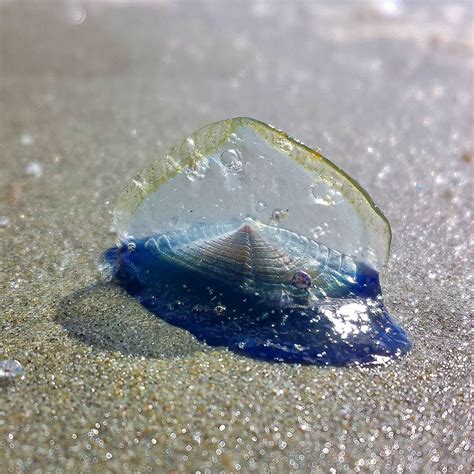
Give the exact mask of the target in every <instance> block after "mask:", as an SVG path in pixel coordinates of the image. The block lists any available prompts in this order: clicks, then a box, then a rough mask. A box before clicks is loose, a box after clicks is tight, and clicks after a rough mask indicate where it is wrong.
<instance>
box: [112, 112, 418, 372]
mask: <svg viewBox="0 0 474 474" xmlns="http://www.w3.org/2000/svg"><path fill="white" fill-rule="evenodd" d="M114 226H115V229H116V231H117V236H118V239H117V243H116V246H115V247H113V248H111V249H109V250H108V251H107V252H106V253H105V260H106V262H107V263H108V265H109V269H110V270H111V273H112V276H113V279H114V281H115V282H117V283H118V284H120V285H121V286H123V287H124V288H125V289H126V290H127V291H128V293H129V294H131V295H132V296H134V297H136V298H137V299H138V300H139V301H140V302H141V303H142V304H143V305H144V306H145V307H146V308H147V309H148V310H150V311H151V312H153V313H154V314H156V315H157V316H159V317H161V318H162V319H164V320H166V321H168V322H169V323H171V324H174V325H176V326H179V327H182V328H184V329H186V330H188V331H190V332H191V333H192V334H194V335H195V336H196V337H197V338H198V339H199V340H201V341H203V342H206V343H207V344H209V345H213V346H225V347H227V348H229V349H230V350H233V351H235V352H238V353H241V354H245V355H248V356H251V357H255V358H258V359H263V360H267V361H275V362H291V363H302V364H319V365H339V366H341V365H348V364H365V363H377V362H380V361H383V360H387V359H388V358H390V357H393V356H398V355H402V354H404V353H406V352H407V351H408V350H409V349H410V342H409V340H408V338H407V336H406V334H405V332H404V331H403V329H402V328H401V327H400V326H399V325H398V324H397V323H396V321H395V320H394V319H393V318H392V317H391V316H390V315H389V313H388V312H387V310H386V308H385V306H384V305H383V301H382V298H381V293H382V292H381V288H380V281H379V271H380V268H381V267H382V265H383V264H384V263H385V261H386V260H387V258H388V256H389V251H390V241H391V230H390V225H389V223H388V221H387V219H386V218H385V217H384V215H383V214H382V212H381V211H380V209H379V208H378V207H377V206H376V205H375V204H374V203H373V201H372V200H371V198H370V197H369V195H368V194H367V193H366V192H365V191H364V190H363V189H362V188H361V187H360V185H358V184H357V183H356V182H355V181H354V180H353V179H352V178H350V177H349V176H348V175H347V174H346V173H344V172H343V171H342V170H341V169H339V168H338V167H337V166H336V165H334V164H333V163H332V162H331V161H329V160H328V159H326V158H325V157H323V156H322V155H321V154H320V153H318V152H316V151H314V150H311V149H310V148H308V147H306V146H305V145H303V144H302V143H300V142H298V141H296V140H295V139H293V138H291V137H289V136H288V135H286V134H285V133H284V132H281V131H279V130H276V129H274V128H273V127H271V126H269V125H267V124H265V123H263V122H260V121H257V120H254V119H250V118H234V119H229V120H224V121H221V122H217V123H214V124H210V125H207V126H205V127H204V128H202V129H200V130H198V131H197V132H195V133H194V134H192V135H191V136H189V137H188V138H187V139H185V140H184V141H183V142H182V143H181V144H179V145H177V146H175V147H173V148H172V149H171V150H170V151H169V153H168V154H167V155H166V156H165V157H164V158H163V159H159V160H157V161H156V162H154V163H153V164H152V165H151V166H150V167H148V168H146V169H145V170H143V171H141V172H140V173H138V175H137V176H135V177H134V178H133V179H132V180H131V181H130V182H129V183H128V185H127V186H126V188H125V190H124V192H123V193H122V195H121V196H120V198H119V202H118V204H117V207H116V209H115V211H114Z"/></svg>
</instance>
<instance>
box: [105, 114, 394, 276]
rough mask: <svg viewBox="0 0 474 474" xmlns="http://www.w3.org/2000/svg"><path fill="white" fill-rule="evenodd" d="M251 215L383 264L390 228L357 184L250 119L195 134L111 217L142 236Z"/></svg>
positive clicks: (139, 179)
mask: <svg viewBox="0 0 474 474" xmlns="http://www.w3.org/2000/svg"><path fill="white" fill-rule="evenodd" d="M245 217H249V218H252V219H254V220H256V221H260V222H262V223H264V224H268V225H274V226H278V227H280V228H283V229H287V230H289V231H292V232H294V233H296V234H298V235H300V236H304V237H306V238H308V239H311V240H317V241H318V242H319V243H321V244H323V245H325V246H327V247H328V248H330V249H332V250H336V251H338V252H340V253H342V254H344V255H347V256H351V257H353V258H355V259H357V260H360V261H364V262H366V263H368V264H369V265H370V266H372V267H373V268H375V269H380V267H381V266H382V265H383V264H384V263H385V261H386V260H387V258H388V255H389V251H390V240H391V231H390V226H389V223H388V221H387V219H386V218H385V217H384V215H383V214H382V212H381V211H380V209H378V207H377V206H376V205H375V204H374V203H373V201H372V200H371V198H370V197H369V195H368V194H367V193H366V192H365V191H364V190H363V189H362V188H361V187H360V185H359V184H358V183H357V182H355V181H354V180H353V179H352V178H350V177H349V176H348V175H347V174H346V173H344V172H343V171H342V170H341V169H339V168H338V167H337V166H336V165H334V164H333V163H332V162H330V161H329V160H328V159H327V158H325V157H323V156H322V155H321V154H320V153H318V152H316V151H314V150H311V149H310V148H308V147H306V146H305V145H303V144H302V143H299V142H298V141H296V140H295V139H293V138H291V137H289V136H288V135H286V134H285V133H284V132H281V131H279V130H276V129H274V128H272V127H271V126H269V125H267V124H265V123H263V122H259V121H257V120H253V119H250V118H235V119H229V120H224V121H221V122H217V123H214V124H210V125H207V126H205V127H204V128H202V129H200V130H198V131H197V132H195V133H194V134H192V135H191V136H189V137H188V138H187V139H186V140H184V141H183V142H182V143H181V144H180V145H177V146H175V147H174V148H172V149H171V150H170V152H169V153H168V154H167V155H166V156H165V157H164V158H163V159H160V160H157V161H156V162H155V163H153V164H152V165H151V166H150V167H148V168H146V169H144V170H143V171H141V172H140V173H139V174H138V175H137V176H135V178H134V179H132V180H131V181H130V183H129V184H128V186H127V187H126V189H125V191H124V192H123V194H122V196H121V197H120V199H119V203H118V206H117V208H116V210H115V213H114V222H115V227H116V229H117V232H118V233H119V235H120V236H133V237H134V238H142V237H145V236H149V235H156V234H161V233H166V232H170V231H175V230H176V229H187V228H192V227H195V226H196V225H199V224H203V223H205V224H216V223H223V222H229V221H231V220H234V219H243V218H245Z"/></svg>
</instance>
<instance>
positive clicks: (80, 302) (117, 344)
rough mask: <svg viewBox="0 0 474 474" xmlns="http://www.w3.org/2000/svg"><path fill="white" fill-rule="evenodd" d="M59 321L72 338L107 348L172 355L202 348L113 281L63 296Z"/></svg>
mask: <svg viewBox="0 0 474 474" xmlns="http://www.w3.org/2000/svg"><path fill="white" fill-rule="evenodd" d="M56 320H57V321H58V322H59V323H60V324H61V325H62V326H63V327H64V328H65V329H66V331H67V332H68V334H69V336H70V337H74V338H76V339H78V340H80V341H81V342H84V343H86V344H89V345H92V346H95V347H97V348H99V349H103V350H107V351H114V352H115V351H119V352H121V353H122V354H124V355H133V356H141V357H147V358H157V359H164V358H173V357H180V356H187V355H190V354H192V353H193V352H195V351H202V350H203V349H204V346H203V345H202V344H200V343H199V342H198V341H197V340H196V339H195V338H194V337H193V336H192V335H191V334H190V333H189V332H187V331H184V330H182V329H179V328H177V327H175V326H172V325H170V324H168V323H166V322H165V321H163V320H161V319H160V318H157V317H156V316H155V315H153V314H150V312H149V311H147V310H146V309H145V308H144V307H143V306H142V305H141V304H140V303H138V302H137V301H136V300H134V299H133V298H130V297H129V296H128V295H127V293H126V292H125V291H123V290H122V289H121V288H119V287H118V286H117V285H114V284H112V283H98V284H95V285H91V286H88V287H86V288H82V289H80V290H78V291H75V292H74V293H72V294H70V295H67V296H66V297H64V298H63V299H62V300H61V301H60V304H59V309H58V313H57V317H56Z"/></svg>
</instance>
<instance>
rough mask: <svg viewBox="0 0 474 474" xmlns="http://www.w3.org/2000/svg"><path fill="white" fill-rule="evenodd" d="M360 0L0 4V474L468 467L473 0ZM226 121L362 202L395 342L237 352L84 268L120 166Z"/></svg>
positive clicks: (105, 237) (121, 179) (106, 231)
mask: <svg viewBox="0 0 474 474" xmlns="http://www.w3.org/2000/svg"><path fill="white" fill-rule="evenodd" d="M384 5H385V6H383V5H382V4H381V3H379V4H376V3H373V2H372V3H368V2H348V3H345V4H343V3H336V4H335V3H334V2H333V3H330V2H327V3H320V2H303V1H294V2H290V1H288V2H282V1H281V2H280V1H275V2H271V3H267V2H260V1H258V2H257V1H255V2H250V1H234V2H231V1H218V0H214V1H208V2H200V1H193V0H188V1H181V2H178V1H169V2H168V1H157V2H153V3H152V2H148V3H147V2H141V3H134V5H133V6H132V5H129V4H128V3H127V2H125V1H110V0H109V1H105V0H103V1H98V2H90V3H87V2H86V3H84V2H80V1H70V2H61V3H51V2H47V1H36V2H35V1H30V2H15V1H11V0H1V1H0V120H1V122H0V196H1V201H0V243H1V262H2V263H1V266H0V305H1V306H0V360H1V359H8V358H14V359H17V360H19V361H20V362H21V364H22V365H23V367H24V369H25V377H24V379H23V380H16V381H14V382H13V383H10V384H4V385H2V386H1V387H0V459H2V461H1V463H2V469H5V470H6V471H7V472H23V471H28V472H32V471H35V470H37V469H40V470H41V471H45V472H46V471H47V472H80V471H83V472H86V471H87V472H89V471H92V472H151V471H154V472H168V471H172V470H177V471H185V472H197V471H200V472H202V473H204V472H220V471H224V472H237V471H241V472H248V471H252V470H254V471H257V472H268V471H271V472H288V471H289V470H295V471H300V472H308V471H311V470H312V471H314V472H328V471H329V469H331V468H332V469H333V470H335V471H333V472H336V471H337V472H352V471H355V472H359V471H360V472H366V471H374V472H395V471H397V472H402V471H403V470H409V471H421V470H424V471H425V472H454V471H456V470H461V471H463V470H464V471H466V472H468V471H469V467H470V464H469V463H470V457H469V456H470V453H469V436H468V434H469V431H468V430H469V428H470V421H469V416H468V415H469V404H470V399H469V381H470V373H471V370H472V365H471V353H470V343H471V342H472V340H470V339H469V336H468V329H469V326H468V318H469V316H470V311H471V308H470V294H469V293H470V290H471V286H472V263H471V262H472V246H471V247H470V245H469V240H470V239H471V236H472V220H473V219H472V202H473V200H472V197H473V196H472V194H473V188H472V178H473V149H474V144H473V123H474V122H473V110H474V107H473V64H474V61H473V50H474V49H473V48H474V42H473V30H472V24H473V13H472V9H473V4H472V3H471V2H468V1H466V2H460V3H457V4H443V6H438V7H435V8H434V7H432V6H430V5H433V2H431V3H430V2H425V3H405V2H399V1H398V2H397V1H392V2H388V3H385V4H384ZM387 5H388V6H387ZM437 5H441V2H439V3H437ZM241 115H247V116H252V117H255V118H258V119H260V120H263V121H266V122H269V123H271V124H273V125H275V126H277V127H278V128H282V129H284V130H285V131H286V132H288V133H290V134H292V135H293V136H295V137H296V138H298V139H300V140H302V141H303V142H305V143H306V144H308V145H309V146H312V147H315V148H321V150H322V152H323V153H324V154H325V155H327V156H329V157H330V158H331V159H332V160H333V161H334V162H335V163H337V164H338V165H340V166H341V167H342V168H343V169H345V170H346V171H348V172H349V173H350V174H351V175H352V176H354V177H355V178H356V179H357V180H359V182H360V183H361V184H362V185H363V186H364V187H366V188H367V190H368V191H369V192H370V193H371V195H372V197H373V198H374V200H375V201H376V202H377V203H378V204H379V206H380V207H381V208H382V209H383V211H384V212H385V214H386V215H387V217H388V218H389V220H390V221H391V223H392V228H393V234H394V242H393V253H392V258H391V260H390V262H389V264H388V266H387V268H386V269H385V270H384V272H383V275H382V279H383V281H382V285H383V288H384V292H385V301H386V304H387V306H388V308H389V309H390V311H391V312H392V314H393V315H395V317H396V318H397V319H398V321H399V322H400V323H401V324H402V326H403V327H405V328H406V329H407V331H408V333H409V335H410V337H411V339H412V341H413V343H414V350H413V352H412V353H411V354H410V355H409V356H408V357H405V358H403V359H402V360H400V361H397V362H395V363H392V364H389V365H387V366H381V367H375V368H347V369H331V368H318V367H297V366H291V365H274V364H268V363H263V362H257V361H254V360H251V359H247V358H244V357H239V356H237V355H235V354H232V353H229V352H227V351H225V350H218V349H210V348H207V347H205V346H203V345H202V344H200V343H198V342H197V341H196V340H195V339H194V338H193V337H192V336H191V335H190V334H189V333H187V332H185V331H182V330H179V329H177V328H175V327H172V326H169V325H167V324H166V323H164V322H162V321H160V320H159V319H158V318H156V317H154V316H153V315H151V314H149V313H147V311H146V310H145V309H144V308H142V307H141V306H140V305H139V304H138V303H136V302H135V301H134V300H132V299H130V298H129V297H127V296H126V295H125V294H123V292H122V291H121V290H120V289H118V288H114V287H111V286H110V285H107V284H102V283H100V282H99V281H98V272H97V269H96V260H97V258H98V256H99V255H100V252H101V251H102V250H104V249H105V248H106V247H107V246H109V245H110V244H111V243H112V242H113V234H112V233H111V232H110V224H111V216H110V214H111V210H112V209H113V205H114V202H115V200H116V198H117V196H118V194H119V192H120V189H121V188H122V187H123V186H124V185H125V183H126V182H127V180H128V179H129V178H130V177H131V176H132V175H133V174H135V172H136V171H137V170H138V169H140V168H141V167H143V166H145V165H147V164H148V163H150V162H152V161H153V160H155V159H157V158H159V157H160V156H162V155H163V153H165V151H166V150H167V148H168V147H169V146H171V145H172V144H174V143H175V142H177V141H179V140H180V139H182V138H183V137H185V136H187V135H188V134H189V133H190V132H192V131H194V130H195V129H197V128H199V127H201V126H202V125H204V124H206V123H209V122H213V121H216V120H221V119H223V118H228V117H232V116H241Z"/></svg>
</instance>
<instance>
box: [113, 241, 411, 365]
mask: <svg viewBox="0 0 474 474" xmlns="http://www.w3.org/2000/svg"><path fill="white" fill-rule="evenodd" d="M146 240H147V239H143V240H139V241H136V242H135V248H134V249H133V250H129V249H128V247H127V246H125V245H124V246H121V247H115V248H112V249H110V250H108V251H107V252H106V253H105V259H106V260H107V261H108V262H109V263H110V264H111V265H112V266H113V268H114V279H115V281H116V282H117V283H119V284H120V285H121V286H122V287H123V288H125V289H126V290H127V292H128V293H129V294H131V295H132V296H134V297H135V298H137V299H138V300H139V301H140V302H141V304H143V306H145V307H146V308H147V309H148V310H149V311H151V312H152V313H154V314H156V315H157V316H159V317H160V318H162V319H164V320H165V321H167V322H169V323H171V324H174V325H176V326H179V327H181V328H184V329H186V330H188V331H189V332H191V333H192V334H193V335H194V336H196V337H197V338H198V339H199V340H200V341H203V342H205V343H207V344H209V345H211V346H224V347H227V348H228V349H230V350H232V351H235V352H238V353H243V354H246V355H248V356H251V357H255V358H258V359H263V360H267V361H275V362H289V363H301V364H318V365H334V366H343V365H348V364H354V363H360V364H366V363H372V362H377V361H378V360H380V359H379V358H380V357H393V356H399V355H402V354H404V353H406V352H408V351H409V350H410V348H411V344H410V342H409V340H408V338H407V336H406V334H405V332H404V331H403V329H402V328H401V327H400V326H399V325H398V324H397V323H396V322H395V320H394V319H393V318H392V317H391V316H390V315H389V314H388V312H387V310H386V309H385V307H384V306H383V304H382V302H381V299H380V295H381V290H380V284H379V278H378V273H377V272H376V271H375V270H373V269H372V268H370V267H368V266H365V265H363V264H362V265H360V266H359V268H358V273H357V276H356V279H355V282H354V283H353V284H352V285H350V287H348V288H347V291H346V292H345V294H343V295H342V296H341V297H339V298H333V299H326V300H321V302H317V303H316V304H312V306H309V307H307V306H304V305H296V304H295V305H293V306H288V307H274V306H272V305H270V304H268V302H265V301H264V300H262V299H259V298H257V297H252V296H249V295H246V294H245V295H244V294H242V293H241V292H240V291H238V289H233V288H232V285H231V284H222V283H219V282H217V281H215V280H211V279H207V278H205V277H203V275H202V274H197V273H195V272H193V271H191V270H186V269H183V268H178V267H176V266H173V265H172V264H170V263H167V262H165V261H163V260H161V259H159V258H156V255H154V254H153V253H152V252H150V250H149V249H147V248H146V247H145V242H146ZM351 303H355V306H354V307H364V308H365V309H366V311H365V312H363V313H362V316H360V317H359V316H357V315H356V316H355V317H348V318H347V319H345V318H343V317H340V316H339V314H338V312H337V309H338V308H341V307H342V306H344V305H350V304H351ZM346 307H350V306H346ZM338 318H339V319H338ZM341 325H342V326H341ZM341 327H342V328H343V330H342V331H341Z"/></svg>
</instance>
